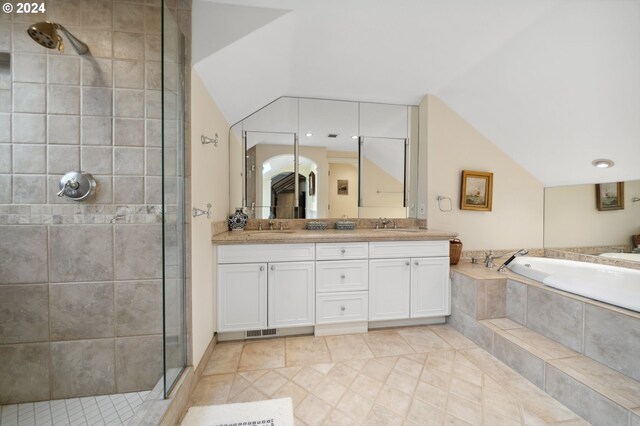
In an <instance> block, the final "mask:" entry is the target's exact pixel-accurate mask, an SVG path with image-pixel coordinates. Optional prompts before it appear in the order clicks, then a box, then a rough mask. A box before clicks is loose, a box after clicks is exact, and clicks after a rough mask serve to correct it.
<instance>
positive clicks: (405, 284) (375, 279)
mask: <svg viewBox="0 0 640 426" xmlns="http://www.w3.org/2000/svg"><path fill="white" fill-rule="evenodd" d="M409 265H410V262H409V259H375V260H370V261H369V320H370V321H375V320H392V319H405V318H409V288H410V278H409V277H410V271H411V268H410V266H409Z"/></svg>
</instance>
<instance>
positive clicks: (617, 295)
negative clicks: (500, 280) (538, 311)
mask: <svg viewBox="0 0 640 426" xmlns="http://www.w3.org/2000/svg"><path fill="white" fill-rule="evenodd" d="M507 267H508V268H509V269H511V270H512V271H513V272H515V273H517V274H520V275H522V276H525V277H527V278H531V279H533V280H536V281H540V282H541V283H543V284H545V285H548V286H549V287H554V288H557V289H559V290H564V291H568V292H570V293H574V294H578V295H580V296H584V297H588V298H590V299H595V300H599V301H601V302H605V303H609V304H611V305H615V306H619V307H621V308H626V309H631V310H633V311H636V312H640V270H635V269H627V268H620V267H617V266H608V265H599V264H596V263H586V262H576V261H573V260H564V259H549V258H546V257H518V258H516V259H514V260H513V261H512V262H511V263H510V264H509V265H508V266H507Z"/></svg>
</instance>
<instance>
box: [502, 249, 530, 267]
mask: <svg viewBox="0 0 640 426" xmlns="http://www.w3.org/2000/svg"><path fill="white" fill-rule="evenodd" d="M527 254H529V250H527V249H522V250H518V251H517V252H515V253H513V254H512V255H511V257H510V258H508V259H507V260H506V261H505V262H504V263H503V264H502V265H500V267H499V268H498V272H502V271H504V268H506V267H507V265H508V264H510V263H511V262H513V259H515V258H516V257H518V256H526V255H527Z"/></svg>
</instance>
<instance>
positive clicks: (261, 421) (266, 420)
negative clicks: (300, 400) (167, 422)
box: [181, 398, 293, 426]
mask: <svg viewBox="0 0 640 426" xmlns="http://www.w3.org/2000/svg"><path fill="white" fill-rule="evenodd" d="M241 425H242V426H293V404H292V402H291V398H281V399H270V400H267V401H256V402H244V403H239V404H223V405H206V406H203V407H191V408H189V411H187V415H186V416H184V419H183V420H182V423H181V426H241Z"/></svg>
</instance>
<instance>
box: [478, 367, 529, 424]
mask: <svg viewBox="0 0 640 426" xmlns="http://www.w3.org/2000/svg"><path fill="white" fill-rule="evenodd" d="M483 384H484V387H483V388H482V392H483V405H484V407H485V410H494V411H496V412H499V413H500V414H501V415H503V416H505V417H508V418H511V419H514V420H518V421H519V420H520V417H521V415H520V411H521V409H520V404H519V403H518V401H517V400H516V399H515V398H513V397H512V396H511V394H509V393H508V392H507V391H506V390H504V388H503V387H501V386H500V385H498V383H496V382H495V381H494V380H493V379H491V378H489V377H485V378H484V382H483Z"/></svg>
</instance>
